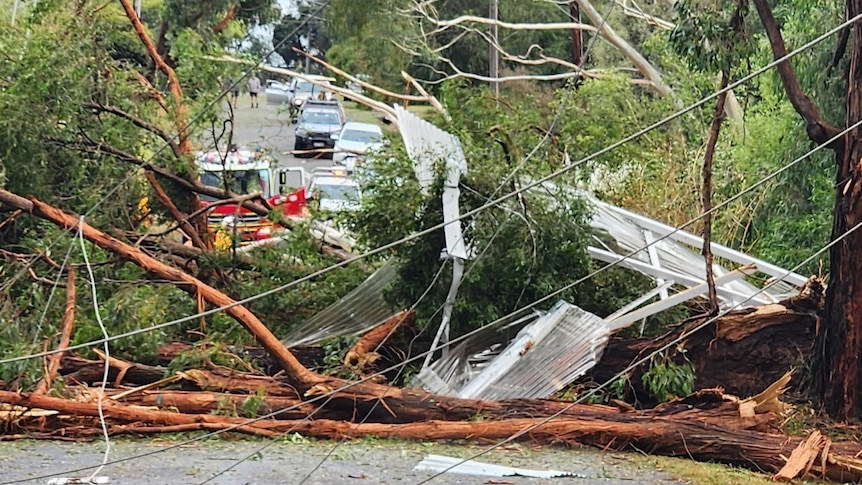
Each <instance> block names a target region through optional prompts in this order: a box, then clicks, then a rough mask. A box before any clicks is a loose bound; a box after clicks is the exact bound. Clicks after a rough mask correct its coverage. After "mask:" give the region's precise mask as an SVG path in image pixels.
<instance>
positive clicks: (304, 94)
mask: <svg viewBox="0 0 862 485" xmlns="http://www.w3.org/2000/svg"><path fill="white" fill-rule="evenodd" d="M305 77H306V78H307V79H310V80H312V81H315V82H318V83H323V84H325V85H328V84H331V83H334V82H335V78H331V77H326V76H312V75H309V76H305ZM290 91H291V96H292V97H291V101H290V102H291V109H292V110H294V112H298V111H299V110H300V109H301V108H302V105H303V104H304V103H305V102H306V101H307V100H309V99H321V98H323V99H332V91H330V90H329V89H327V88H326V86H321V85H319V84H314V83H312V82H311V81H309V80H306V79H300V78H298V77H295V78H293V80H292V81H291V83H290Z"/></svg>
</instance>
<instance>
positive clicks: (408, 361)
mask: <svg viewBox="0 0 862 485" xmlns="http://www.w3.org/2000/svg"><path fill="white" fill-rule="evenodd" d="M859 126H862V121H859V122H857V123H855V124H854V125H853V126H850V127H848V128H846V129H845V130H843V131H842V132H840V133H838V134H836V135H835V136H834V137H833V138H831V139H829V140H827V141H825V142H824V143H822V144H820V145H818V146H816V147H815V148H813V149H812V150H809V151H808V152H807V153H805V154H804V155H802V156H801V157H799V158H797V159H796V160H794V161H792V162H790V163H788V164H786V165H785V166H783V167H781V168H780V169H778V170H777V171H775V172H773V173H771V174H769V175H767V176H765V177H764V178H762V179H761V180H759V181H758V182H756V183H755V184H753V185H751V186H750V187H748V188H747V189H745V190H743V191H741V192H739V193H737V194H736V195H735V196H733V197H731V198H730V199H727V200H725V201H724V202H722V203H721V204H718V205H716V206H714V207H713V208H712V209H711V210H710V211H709V212H706V213H703V214H701V215H700V216H698V217H696V218H694V219H692V220H691V221H689V222H687V223H685V224H683V225H681V226H679V227H677V228H675V229H674V230H673V231H671V232H670V233H668V234H667V235H664V236H662V237H659V238H656V239H655V240H654V241H652V242H651V243H649V244H647V245H646V246H644V247H643V248H641V249H638V250H635V251H633V252H632V253H630V254H628V255H625V256H624V257H623V258H620V259H619V260H617V261H615V262H614V263H610V264H608V265H606V266H604V267H603V268H604V269H607V268H611V267H613V266H615V265H617V264H619V263H620V262H622V261H624V260H625V259H627V258H629V257H631V255H633V254H636V253H638V252H640V251H643V250H646V249H647V248H648V247H650V246H651V245H654V244H658V243H659V242H660V241H663V240H665V239H667V238H669V237H670V236H671V235H673V234H674V233H676V232H678V231H680V230H682V229H683V228H685V227H687V226H688V225H691V224H693V223H694V222H696V221H697V220H699V219H700V218H702V217H705V216H706V215H707V214H708V213H711V212H714V211H717V210H719V209H720V208H722V207H724V206H725V205H727V204H729V203H731V202H732V201H734V200H736V199H738V198H740V197H742V196H743V195H745V194H747V193H748V192H751V191H752V190H754V189H755V188H757V187H759V186H761V185H763V184H765V183H766V182H768V181H769V180H771V179H772V178H774V177H776V176H777V175H779V174H781V173H783V172H785V171H786V170H788V169H789V168H791V167H792V166H794V165H796V164H798V163H799V162H801V161H803V160H804V159H806V158H808V157H810V156H811V155H813V154H814V153H817V152H818V151H820V150H822V149H824V148H826V147H827V146H828V145H830V144H831V143H833V142H834V141H835V140H837V139H838V138H840V137H841V136H844V134H846V133H847V132H849V131H851V130H853V129H855V128H857V127H859ZM486 250H487V248H486ZM600 270H601V268H600ZM776 281H778V280H776ZM555 293H557V292H555ZM547 299H548V298H547V297H546V298H543V299H541V300H537V301H536V302H533V303H532V304H530V305H527V306H525V307H523V308H521V309H519V310H516V311H515V312H512V313H511V314H514V313H517V312H520V311H523V310H525V309H530V308H532V307H534V306H536V305H538V304H540V302H542V301H545V300H547ZM438 311H439V309H438ZM511 314H510V315H511ZM505 318H506V317H503V318H501V319H498V320H496V321H494V322H491V323H489V324H488V325H485V326H483V327H480V328H477V329H474V330H472V331H470V332H467V333H465V334H464V335H461V336H459V337H456V338H454V339H453V340H452V341H451V342H450V344H452V343H457V342H460V341H462V340H465V339H467V338H469V337H471V336H473V335H475V334H476V333H478V332H480V331H482V330H484V329H485V328H487V327H489V326H494V325H497V324H499V323H501V322H503V321H505V320H504V319H505ZM442 347H443V346H439V347H436V348H431V349H429V350H428V351H426V352H422V353H420V354H418V355H416V356H414V357H411V358H408V359H405V360H404V361H403V362H401V363H398V364H396V365H393V366H390V367H389V368H387V369H383V370H381V371H379V372H377V373H374V374H372V375H370V376H367V377H365V378H363V379H360V380H358V381H354V382H350V383H348V384H346V385H344V386H342V387H340V388H338V389H335V390H334V391H332V392H330V393H328V394H324V395H320V396H317V397H314V398H312V399H310V400H307V401H304V402H302V403H299V404H296V405H293V406H289V407H286V408H283V409H279V410H276V411H273V412H271V413H268V414H266V415H263V416H259V417H258V418H254V419H249V420H247V421H245V422H243V423H241V424H237V425H234V426H231V427H228V428H226V429H223V430H218V431H213V432H210V433H206V434H204V435H202V436H198V437H195V438H191V439H189V440H186V441H183V442H180V443H177V444H175V445H172V446H169V447H167V448H163V449H160V450H154V451H152V452H148V453H143V454H139V455H135V456H131V457H126V458H122V459H118V460H114V461H112V462H110V463H108V465H113V464H117V463H123V462H126V461H130V460H133V459H137V458H143V457H147V456H152V455H155V454H158V453H163V452H167V451H170V450H173V449H177V448H180V447H183V446H186V445H189V444H192V443H195V442H198V441H200V440H203V439H207V438H210V437H213V436H217V435H219V434H221V433H224V432H228V431H232V430H234V429H237V428H240V427H242V426H246V425H248V424H252V423H255V422H257V421H260V420H264V419H270V418H275V417H277V416H278V415H279V414H281V413H284V412H288V411H292V410H294V409H297V408H299V407H300V406H303V405H306V404H314V403H317V402H319V401H321V400H323V399H324V398H326V399H327V401H326V402H329V401H330V400H331V399H332V396H335V395H337V394H338V393H340V392H342V391H345V390H347V389H349V388H351V387H354V386H356V385H359V384H362V383H364V382H368V381H369V380H371V379H374V378H376V377H377V376H380V375H383V374H386V373H388V372H392V371H394V370H398V369H399V368H402V369H403V368H404V367H406V366H407V365H408V364H411V363H413V362H415V361H418V360H419V359H421V358H423V357H425V356H426V355H427V354H428V353H433V352H436V351H437V350H440V349H441V348H442ZM596 390H599V389H598V388H597V389H596ZM94 467H95V466H89V467H84V468H78V469H75V470H70V471H66V472H63V473H55V474H50V475H43V476H41V477H35V478H27V479H20V480H14V481H10V482H3V483H0V485H10V484H13V483H20V482H23V481H29V480H34V479H44V478H50V477H52V476H56V475H59V474H71V473H77V472H80V471H86V470H89V469H91V468H94Z"/></svg>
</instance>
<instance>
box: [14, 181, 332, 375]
mask: <svg viewBox="0 0 862 485" xmlns="http://www.w3.org/2000/svg"><path fill="white" fill-rule="evenodd" d="M0 202H2V203H4V204H7V205H10V206H12V207H15V208H16V209H21V210H24V211H26V212H28V213H30V214H33V215H35V216H36V217H39V218H41V219H45V220H47V221H50V222H52V223H54V224H56V225H57V226H59V227H62V228H64V229H73V228H79V229H80V231H81V233H82V234H83V236H84V238H86V239H87V240H88V241H90V242H92V243H94V244H96V245H97V246H99V247H101V248H103V249H105V250H107V251H110V252H112V253H114V254H116V255H117V256H119V257H121V258H123V259H126V260H128V261H131V262H133V263H135V264H137V265H138V266H140V267H141V268H142V269H143V270H145V271H147V272H148V273H151V274H154V275H156V276H158V277H160V278H163V279H166V280H170V281H172V282H174V283H175V284H176V285H177V287H178V288H180V289H182V290H183V291H185V292H187V293H189V294H191V295H192V296H196V295H201V296H202V297H203V298H204V299H205V300H206V301H207V302H208V303H210V304H211V305H213V306H217V307H229V308H226V309H225V313H227V314H228V315H230V316H231V317H232V318H233V319H234V320H236V321H237V322H239V323H240V324H242V325H243V326H244V327H245V328H246V329H247V330H248V331H249V332H251V334H252V335H254V336H255V338H256V339H257V340H258V342H260V344H261V345H262V346H263V347H264V348H265V349H266V350H267V352H268V353H269V354H270V355H272V357H273V358H275V359H276V361H278V363H279V364H280V365H281V366H282V368H283V369H284V370H285V371H287V375H288V377H289V379H290V380H291V381H292V382H293V383H295V384H300V385H304V386H310V385H313V384H315V383H317V382H320V381H321V380H322V379H323V378H322V376H320V375H317V374H314V373H313V372H311V371H309V370H308V369H306V368H305V367H304V366H303V365H302V364H301V363H300V362H299V361H298V360H297V359H296V357H294V355H293V354H291V353H290V352H289V351H288V350H287V349H286V348H285V347H284V345H283V344H282V343H281V342H280V341H279V340H278V338H276V336H275V335H273V334H272V332H271V331H270V330H269V329H268V328H267V327H266V326H265V325H264V324H263V322H261V321H260V319H258V318H257V317H256V316H255V315H254V314H253V313H251V312H250V311H249V310H248V309H247V308H246V307H244V306H242V305H238V304H237V302H236V301H235V300H233V299H232V298H230V297H229V296H227V295H225V294H224V293H222V292H220V291H218V290H216V289H215V288H213V287H211V286H209V285H207V284H205V283H203V282H202V281H200V280H198V279H197V278H195V277H193V276H191V275H189V274H187V273H185V272H183V271H182V270H179V269H177V268H174V267H172V266H168V265H166V264H164V263H162V262H161V261H159V260H157V259H155V258H153V257H151V256H149V255H147V254H146V253H144V252H143V251H141V250H140V249H139V248H135V247H132V246H130V245H128V244H126V243H124V242H122V241H120V240H119V239H116V238H114V237H111V236H109V235H107V234H105V233H104V232H102V231H99V230H97V229H95V228H93V227H92V226H90V225H89V224H87V223H85V222H84V223H82V222H81V221H80V216H77V215H73V214H67V213H65V212H63V211H61V210H59V209H56V208H54V207H51V206H49V205H47V204H45V203H43V202H40V201H38V200H36V199H32V200H27V199H25V198H23V197H21V196H19V195H17V194H14V193H12V192H9V191H7V190H3V189H0Z"/></svg>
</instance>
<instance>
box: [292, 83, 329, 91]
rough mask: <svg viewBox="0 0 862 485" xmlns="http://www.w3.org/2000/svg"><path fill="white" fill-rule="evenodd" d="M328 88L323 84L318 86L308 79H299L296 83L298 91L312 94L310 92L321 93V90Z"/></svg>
mask: <svg viewBox="0 0 862 485" xmlns="http://www.w3.org/2000/svg"><path fill="white" fill-rule="evenodd" d="M325 90H326V89H325V88H324V87H323V86H318V85H317V84H312V83H310V82H308V81H299V82H297V83H296V92H297V93H302V94H310V93H315V94H316V93H319V92H321V91H325Z"/></svg>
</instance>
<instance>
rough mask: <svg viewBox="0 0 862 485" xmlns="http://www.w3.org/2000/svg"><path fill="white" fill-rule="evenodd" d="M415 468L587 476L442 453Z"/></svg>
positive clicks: (501, 474)
mask: <svg viewBox="0 0 862 485" xmlns="http://www.w3.org/2000/svg"><path fill="white" fill-rule="evenodd" d="M413 470H416V471H430V472H435V473H441V472H444V471H445V472H446V473H457V474H460V475H477V476H484V477H530V478H560V477H571V478H586V477H585V476H583V475H577V474H575V473H570V472H561V471H557V470H529V469H526V468H514V467H510V466H501V465H492V464H490V463H482V462H479V461H475V460H466V461H464V460H462V459H460V458H453V457H449V456H442V455H428V456H426V457H425V458H424V459H423V460H422V461H421V462H419V464H418V465H416V466H415V467H414V468H413Z"/></svg>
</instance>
